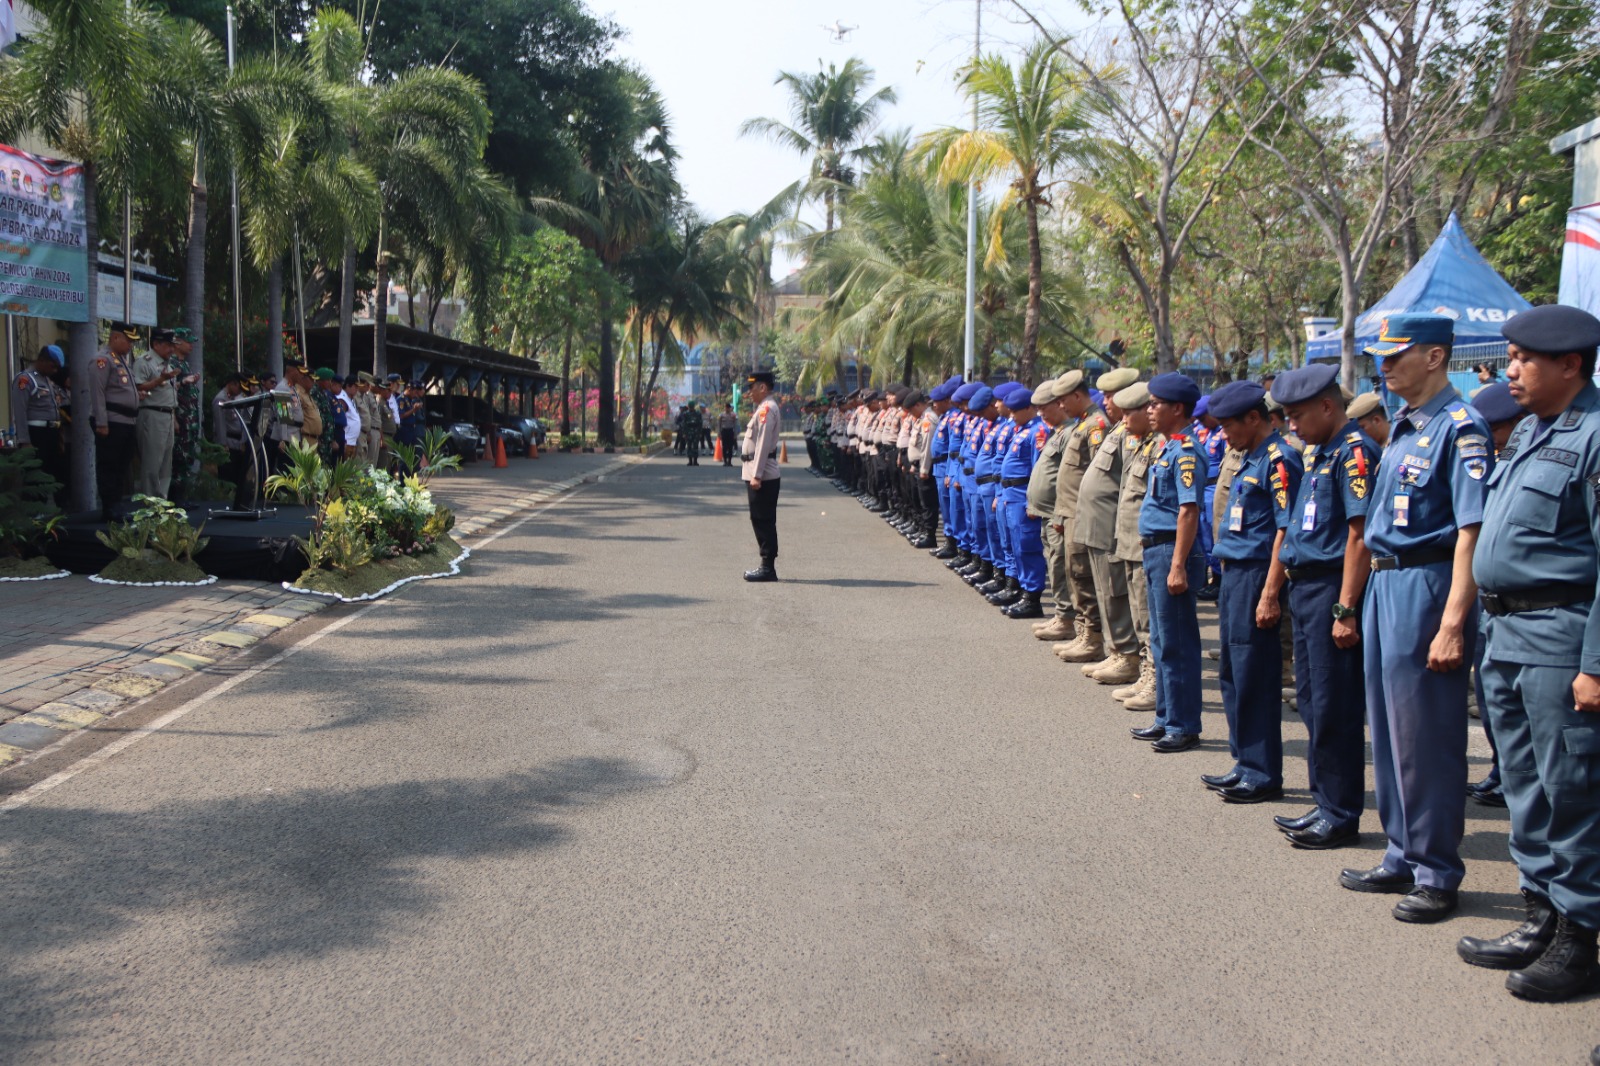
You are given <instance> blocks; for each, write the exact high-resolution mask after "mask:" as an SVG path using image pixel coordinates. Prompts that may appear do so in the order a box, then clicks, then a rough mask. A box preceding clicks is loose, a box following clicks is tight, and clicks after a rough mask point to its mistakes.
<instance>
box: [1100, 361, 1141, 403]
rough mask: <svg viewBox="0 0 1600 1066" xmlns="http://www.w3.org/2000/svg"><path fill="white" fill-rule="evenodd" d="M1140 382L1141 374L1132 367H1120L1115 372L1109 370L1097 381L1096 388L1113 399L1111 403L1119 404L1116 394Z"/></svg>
mask: <svg viewBox="0 0 1600 1066" xmlns="http://www.w3.org/2000/svg"><path fill="white" fill-rule="evenodd" d="M1138 380H1139V372H1138V371H1137V370H1135V369H1134V368H1133V367H1131V366H1119V367H1117V368H1116V369H1115V370H1107V371H1106V372H1105V373H1104V374H1101V375H1100V377H1099V379H1098V380H1096V381H1095V383H1094V387H1095V388H1097V389H1099V390H1100V391H1101V392H1103V393H1105V394H1106V395H1107V396H1110V397H1111V402H1112V403H1116V402H1117V396H1116V394H1117V393H1119V392H1121V391H1122V390H1123V389H1125V388H1127V387H1128V386H1129V385H1132V384H1133V383H1134V382H1135V381H1138Z"/></svg>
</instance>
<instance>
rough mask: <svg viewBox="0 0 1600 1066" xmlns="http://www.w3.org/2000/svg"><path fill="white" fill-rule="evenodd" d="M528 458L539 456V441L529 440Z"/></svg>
mask: <svg viewBox="0 0 1600 1066" xmlns="http://www.w3.org/2000/svg"><path fill="white" fill-rule="evenodd" d="M528 458H529V459H537V458H539V442H538V441H537V440H529V441H528Z"/></svg>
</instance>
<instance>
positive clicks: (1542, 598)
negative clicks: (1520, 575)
mask: <svg viewBox="0 0 1600 1066" xmlns="http://www.w3.org/2000/svg"><path fill="white" fill-rule="evenodd" d="M1478 595H1479V596H1481V597H1482V598H1483V609H1484V610H1485V611H1488V612H1489V613H1490V614H1492V615H1494V616H1495V617H1496V618H1499V617H1500V616H1501V615H1507V614H1522V613H1524V612H1526V611H1543V610H1546V609H1548V608H1551V607H1570V606H1571V605H1572V604H1574V603H1588V602H1590V601H1591V600H1593V599H1594V586H1593V585H1541V586H1540V587H1539V588H1535V589H1523V590H1521V591H1520V592H1483V591H1481V590H1480V591H1479V593H1478Z"/></svg>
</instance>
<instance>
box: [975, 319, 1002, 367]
mask: <svg viewBox="0 0 1600 1066" xmlns="http://www.w3.org/2000/svg"><path fill="white" fill-rule="evenodd" d="M997 343H999V338H998V337H996V336H995V334H994V323H993V322H991V323H990V324H989V325H988V327H987V328H985V329H984V331H983V347H982V348H980V349H979V350H978V380H979V381H988V380H989V375H990V374H992V373H994V346H995V345H996V344H997Z"/></svg>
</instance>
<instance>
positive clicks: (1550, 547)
mask: <svg viewBox="0 0 1600 1066" xmlns="http://www.w3.org/2000/svg"><path fill="white" fill-rule="evenodd" d="M1501 332H1503V333H1504V334H1505V336H1506V339H1507V340H1508V341H1509V342H1510V349H1509V356H1510V362H1509V364H1508V366H1507V368H1506V374H1507V377H1508V379H1509V381H1510V386H1511V393H1512V395H1513V396H1515V397H1516V399H1517V402H1518V403H1520V404H1521V405H1522V406H1523V407H1524V408H1526V409H1527V411H1528V414H1529V416H1530V417H1528V418H1526V419H1524V420H1523V421H1522V422H1520V423H1519V424H1518V426H1517V428H1516V430H1515V431H1514V432H1513V433H1512V435H1511V439H1510V441H1509V442H1508V443H1507V445H1506V447H1505V449H1504V450H1503V451H1502V452H1501V453H1500V463H1499V465H1497V466H1496V468H1495V470H1494V472H1493V474H1492V476H1491V478H1490V483H1489V501H1488V505H1487V507H1486V508H1485V511H1484V516H1483V519H1484V521H1483V530H1484V532H1483V536H1482V539H1481V541H1480V542H1479V544H1478V551H1477V555H1476V557H1475V558H1474V560H1473V575H1474V576H1475V577H1476V579H1477V581H1478V584H1479V585H1480V586H1481V588H1482V600H1483V608H1484V611H1485V612H1486V613H1487V614H1488V615H1489V635H1488V640H1487V643H1486V650H1485V654H1484V689H1485V691H1486V693H1487V695H1488V701H1489V705H1488V708H1487V711H1488V715H1489V719H1490V722H1491V723H1492V726H1493V730H1494V735H1495V739H1496V741H1497V742H1498V744H1499V747H1500V765H1501V776H1502V780H1503V788H1504V790H1505V797H1506V805H1507V807H1508V808H1509V809H1510V813H1511V855H1512V858H1513V859H1515V860H1516V863H1517V870H1518V873H1519V874H1520V875H1521V881H1522V891H1523V896H1524V897H1525V899H1526V902H1527V911H1528V918H1527V921H1526V922H1525V923H1524V924H1523V925H1521V926H1519V927H1518V928H1517V929H1514V930H1512V931H1511V932H1509V933H1507V934H1505V935H1504V936H1501V937H1499V938H1497V939H1494V940H1480V939H1477V938H1475V937H1465V938H1463V939H1462V941H1461V943H1460V945H1459V951H1460V953H1461V956H1462V958H1464V959H1465V960H1466V961H1467V962H1469V963H1472V964H1474V965H1478V966H1486V967H1489V968H1492V969H1506V970H1513V971H1514V972H1513V973H1511V974H1510V975H1509V976H1508V977H1507V978H1506V988H1507V989H1508V990H1509V991H1510V992H1512V993H1513V994H1514V995H1517V996H1521V997H1523V998H1526V999H1533V1000H1540V1001H1545V1002H1555V1001H1559V1000H1565V999H1570V998H1572V997H1573V996H1576V995H1578V994H1579V993H1582V992H1585V991H1588V990H1590V989H1591V988H1593V987H1594V984H1595V979H1596V975H1597V970H1596V961H1595V937H1596V931H1597V930H1600V789H1596V787H1595V782H1596V781H1597V780H1600V615H1597V614H1596V613H1595V612H1594V601H1595V590H1596V585H1597V583H1600V393H1597V392H1596V389H1595V386H1594V383H1593V380H1592V379H1593V375H1594V369H1595V350H1596V348H1597V347H1600V321H1597V320H1596V319H1595V318H1594V316H1592V315H1590V314H1589V313H1587V312H1585V311H1580V310H1578V309H1576V308H1571V307H1560V306H1549V307H1536V308H1534V309H1532V310H1530V311H1525V312H1523V313H1522V314H1520V315H1518V316H1516V317H1515V318H1513V319H1512V320H1511V321H1510V322H1507V323H1506V324H1505V325H1504V326H1502V327H1501Z"/></svg>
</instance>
